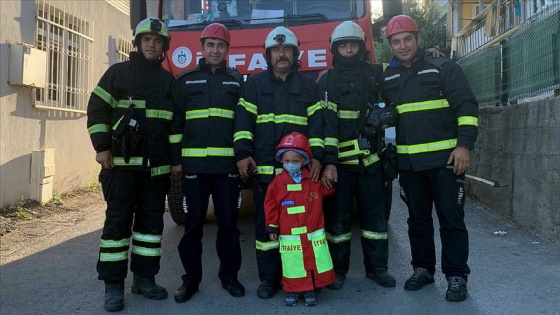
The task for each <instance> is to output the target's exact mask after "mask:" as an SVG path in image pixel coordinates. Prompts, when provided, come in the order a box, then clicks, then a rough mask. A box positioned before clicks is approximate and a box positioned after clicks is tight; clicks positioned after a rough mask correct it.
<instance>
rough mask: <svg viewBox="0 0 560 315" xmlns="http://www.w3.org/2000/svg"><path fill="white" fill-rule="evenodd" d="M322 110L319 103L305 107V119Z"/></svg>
mask: <svg viewBox="0 0 560 315" xmlns="http://www.w3.org/2000/svg"><path fill="white" fill-rule="evenodd" d="M322 109H323V106H322V103H321V101H319V102H317V103H315V104H313V105H311V106H309V107H307V117H311V116H312V115H313V114H315V113H316V112H317V111H320V110H322Z"/></svg>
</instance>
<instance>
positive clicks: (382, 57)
mask: <svg viewBox="0 0 560 315" xmlns="http://www.w3.org/2000/svg"><path fill="white" fill-rule="evenodd" d="M441 12H442V11H441V8H440V7H439V6H438V5H437V4H436V3H435V2H432V1H430V4H429V5H427V6H425V5H422V3H421V2H419V1H417V0H403V14H406V15H408V16H410V17H411V18H413V19H414V20H415V21H416V23H417V24H418V29H419V30H420V35H421V38H422V43H421V44H420V46H421V47H423V48H430V47H436V48H438V49H439V50H440V51H442V52H443V53H444V54H446V55H447V56H449V52H450V47H448V45H447V38H446V20H445V18H441ZM374 45H375V56H376V58H377V61H376V62H377V63H383V62H389V61H391V58H392V57H393V53H392V52H391V47H390V45H389V41H388V40H387V38H386V37H385V29H383V30H382V31H381V40H380V41H376V42H375V43H374Z"/></svg>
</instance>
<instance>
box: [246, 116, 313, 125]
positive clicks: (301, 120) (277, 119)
mask: <svg viewBox="0 0 560 315" xmlns="http://www.w3.org/2000/svg"><path fill="white" fill-rule="evenodd" d="M269 122H273V123H276V124H282V123H285V124H293V125H302V126H307V117H301V116H296V115H288V114H282V115H275V114H274V113H270V114H264V115H258V116H257V124H264V123H269Z"/></svg>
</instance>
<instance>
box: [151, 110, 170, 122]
mask: <svg viewBox="0 0 560 315" xmlns="http://www.w3.org/2000/svg"><path fill="white" fill-rule="evenodd" d="M146 117H147V118H157V119H166V120H172V119H173V113H172V112H170V111H168V110H162V109H147V110H146Z"/></svg>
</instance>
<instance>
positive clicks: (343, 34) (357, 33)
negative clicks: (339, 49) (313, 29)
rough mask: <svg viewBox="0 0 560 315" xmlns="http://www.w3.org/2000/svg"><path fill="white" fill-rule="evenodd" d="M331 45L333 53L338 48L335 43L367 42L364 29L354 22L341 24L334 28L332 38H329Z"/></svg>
mask: <svg viewBox="0 0 560 315" xmlns="http://www.w3.org/2000/svg"><path fill="white" fill-rule="evenodd" d="M329 41H330V43H331V47H330V49H331V52H332V51H334V49H335V48H336V45H335V43H336V42H339V41H361V42H365V41H366V35H365V34H364V31H363V30H362V28H361V27H360V26H359V25H358V24H356V23H354V22H352V21H345V22H342V23H340V24H339V25H338V26H337V27H335V28H334V30H333V32H332V34H331V37H330V38H329Z"/></svg>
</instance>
